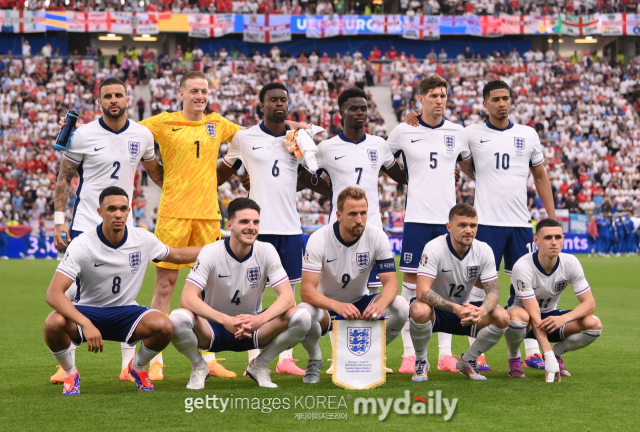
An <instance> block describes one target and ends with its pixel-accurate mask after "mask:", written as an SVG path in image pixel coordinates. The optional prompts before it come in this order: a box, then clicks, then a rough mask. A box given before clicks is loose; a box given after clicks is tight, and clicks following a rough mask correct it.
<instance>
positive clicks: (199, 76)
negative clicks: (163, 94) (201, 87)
mask: <svg viewBox="0 0 640 432" xmlns="http://www.w3.org/2000/svg"><path fill="white" fill-rule="evenodd" d="M190 79H203V80H205V81H207V83H209V80H208V79H207V76H206V75H205V74H203V73H202V72H198V71H189V72H187V73H186V74H184V75H183V76H182V78H180V89H181V90H182V89H184V86H185V85H186V84H187V81H189V80H190Z"/></svg>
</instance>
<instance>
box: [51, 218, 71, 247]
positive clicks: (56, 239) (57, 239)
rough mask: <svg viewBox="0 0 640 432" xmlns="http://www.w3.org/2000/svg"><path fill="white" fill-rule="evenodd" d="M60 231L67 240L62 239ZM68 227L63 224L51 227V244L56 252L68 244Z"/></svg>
mask: <svg viewBox="0 0 640 432" xmlns="http://www.w3.org/2000/svg"><path fill="white" fill-rule="evenodd" d="M62 233H66V235H67V242H66V243H65V242H64V241H62ZM69 239H70V237H69V228H67V226H66V225H65V224H60V225H56V226H55V228H54V229H53V245H54V246H55V247H56V249H57V250H58V252H63V251H64V250H65V249H66V248H67V246H68V245H69Z"/></svg>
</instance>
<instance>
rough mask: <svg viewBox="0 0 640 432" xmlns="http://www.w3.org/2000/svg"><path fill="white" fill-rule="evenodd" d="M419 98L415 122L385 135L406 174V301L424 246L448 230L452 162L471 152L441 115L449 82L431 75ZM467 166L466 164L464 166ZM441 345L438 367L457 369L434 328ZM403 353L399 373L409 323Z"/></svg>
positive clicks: (405, 337) (405, 334) (408, 367)
mask: <svg viewBox="0 0 640 432" xmlns="http://www.w3.org/2000/svg"><path fill="white" fill-rule="evenodd" d="M418 89H419V95H418V101H419V102H420V103H421V104H422V109H423V111H422V115H421V116H420V117H418V122H419V126H418V127H412V126H410V125H409V124H407V123H400V124H399V125H398V126H396V127H395V128H394V129H393V130H392V131H391V134H390V135H389V138H388V139H387V143H388V144H389V148H390V149H391V152H392V153H393V154H394V156H395V157H399V156H400V154H402V160H403V162H404V169H405V171H406V173H407V180H408V185H407V200H406V209H405V215H404V236H403V238H402V252H401V253H400V270H401V271H402V272H403V274H404V275H403V282H402V297H404V298H405V299H406V300H407V301H410V300H411V299H412V298H413V297H415V296H416V283H417V278H418V276H417V274H416V273H417V272H418V266H419V263H420V256H421V255H422V250H423V249H424V246H425V245H426V244H427V243H429V242H430V241H431V240H433V239H435V238H436V237H439V236H441V235H443V234H447V232H448V231H447V226H446V224H447V222H448V220H449V210H451V208H452V207H453V206H454V205H455V204H456V191H455V187H456V179H455V170H456V165H457V164H458V163H460V164H461V165H465V164H466V165H470V164H471V153H470V152H469V148H468V147H467V145H466V142H465V140H463V139H461V138H460V134H461V132H462V130H463V127H462V126H461V125H458V124H455V123H451V122H450V121H447V120H445V119H444V118H443V115H444V110H445V108H446V106H447V89H448V84H447V81H446V80H444V79H443V78H441V77H439V76H438V75H432V76H430V77H427V78H425V79H423V80H422V82H420V85H419V87H418ZM465 170H466V171H471V167H470V166H465ZM438 338H439V339H440V342H441V343H440V350H439V355H438V369H440V370H449V371H452V372H458V370H457V369H456V361H457V360H456V358H455V357H453V355H452V353H451V335H448V334H446V333H438ZM402 342H403V344H404V355H403V356H402V365H401V366H400V370H399V371H398V372H400V373H407V374H412V373H413V372H414V366H415V360H416V359H415V351H414V349H413V344H412V342H411V336H410V334H409V322H407V323H406V324H405V326H404V328H403V329H402Z"/></svg>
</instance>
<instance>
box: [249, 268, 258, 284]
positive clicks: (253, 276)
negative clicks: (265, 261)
mask: <svg viewBox="0 0 640 432" xmlns="http://www.w3.org/2000/svg"><path fill="white" fill-rule="evenodd" d="M247 279H249V282H251V283H257V282H258V281H259V280H260V267H251V268H250V269H248V270H247Z"/></svg>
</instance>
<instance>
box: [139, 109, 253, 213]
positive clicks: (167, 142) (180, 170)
mask: <svg viewBox="0 0 640 432" xmlns="http://www.w3.org/2000/svg"><path fill="white" fill-rule="evenodd" d="M140 124H141V125H144V126H146V127H147V128H149V130H150V131H151V133H152V134H153V137H154V138H155V140H156V141H157V142H158V144H159V145H160V152H161V153H162V164H163V167H164V183H163V188H162V196H161V198H160V208H159V209H158V216H159V217H169V218H180V219H210V220H220V219H221V216H220V208H219V207H218V178H217V173H216V169H217V161H218V151H219V150H220V144H221V143H222V142H224V141H231V138H233V135H235V133H236V132H237V131H238V130H239V129H240V126H238V125H237V124H234V123H232V122H230V121H229V120H227V119H225V118H224V117H222V116H221V115H219V114H217V113H211V114H209V115H205V116H204V117H203V119H202V120H201V121H190V120H187V119H186V118H184V116H183V115H182V113H181V112H174V113H167V112H165V113H162V114H158V115H157V116H153V117H150V118H148V119H146V120H143V121H141V122H140Z"/></svg>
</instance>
